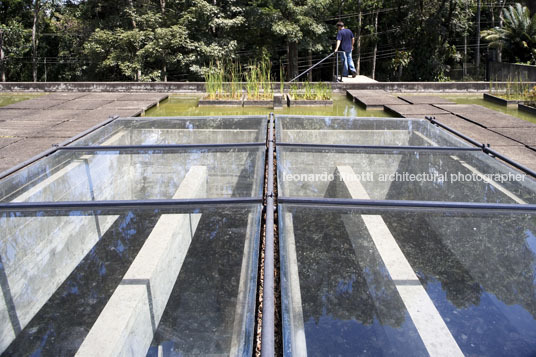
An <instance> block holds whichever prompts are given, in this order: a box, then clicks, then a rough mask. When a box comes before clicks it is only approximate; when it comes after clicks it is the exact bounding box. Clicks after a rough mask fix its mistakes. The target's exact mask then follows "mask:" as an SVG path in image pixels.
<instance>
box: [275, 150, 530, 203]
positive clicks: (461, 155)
mask: <svg viewBox="0 0 536 357" xmlns="http://www.w3.org/2000/svg"><path fill="white" fill-rule="evenodd" d="M277 152H278V161H277V167H278V183H279V195H281V196H283V197H315V198H353V199H372V200H417V201H456V202H484V203H513V204H526V203H536V181H535V180H534V179H533V178H531V177H530V176H527V175H524V174H522V173H521V172H519V171H516V170H514V169H511V168H510V167H508V166H506V165H504V164H503V163H501V162H500V161H498V160H496V159H494V158H491V157H490V156H488V155H486V154H484V153H482V152H480V151H443V150H440V151H432V150H430V151H427V150H390V149H366V150H365V149H327V148H326V149H320V148H316V149H315V148H304V147H299V148H296V147H283V146H280V147H278V149H277Z"/></svg>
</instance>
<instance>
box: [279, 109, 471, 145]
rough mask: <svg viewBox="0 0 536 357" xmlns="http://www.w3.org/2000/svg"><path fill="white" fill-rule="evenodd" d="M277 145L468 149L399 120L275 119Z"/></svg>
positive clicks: (429, 128)
mask: <svg viewBox="0 0 536 357" xmlns="http://www.w3.org/2000/svg"><path fill="white" fill-rule="evenodd" d="M277 140H278V142H279V143H301V144H323V145H367V146H371V145H374V146H452V147H470V145H469V144H467V143H465V142H464V141H462V140H460V139H458V138H457V137H455V136H453V135H451V134H449V133H448V132H446V131H445V130H442V129H440V128H438V127H436V126H434V125H432V124H430V122H428V121H427V120H419V119H400V118H345V117H301V116H279V115H278V116H277Z"/></svg>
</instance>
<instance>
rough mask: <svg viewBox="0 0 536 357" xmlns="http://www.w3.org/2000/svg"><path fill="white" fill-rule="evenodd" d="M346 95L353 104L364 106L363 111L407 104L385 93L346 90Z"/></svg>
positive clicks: (381, 91) (379, 91) (380, 91)
mask: <svg viewBox="0 0 536 357" xmlns="http://www.w3.org/2000/svg"><path fill="white" fill-rule="evenodd" d="M346 93H347V95H348V96H350V97H351V98H352V99H353V101H354V102H356V103H359V104H360V105H362V106H364V107H365V109H367V110H369V109H383V108H384V106H385V105H387V104H407V102H405V101H403V100H401V99H398V98H397V97H395V96H392V95H390V94H389V93H387V92H386V91H383V90H376V91H373V90H371V91H360V90H355V91H354V90H348V91H346Z"/></svg>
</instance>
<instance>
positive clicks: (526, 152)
mask: <svg viewBox="0 0 536 357" xmlns="http://www.w3.org/2000/svg"><path fill="white" fill-rule="evenodd" d="M492 149H493V150H495V151H497V152H498V153H500V154H503V155H505V156H506V157H508V158H510V159H512V160H514V161H516V162H518V163H520V164H521V165H523V166H525V167H528V168H529V169H531V170H534V171H536V151H534V150H531V149H529V148H527V147H525V146H522V145H515V146H500V145H497V146H494V147H493V148H492Z"/></svg>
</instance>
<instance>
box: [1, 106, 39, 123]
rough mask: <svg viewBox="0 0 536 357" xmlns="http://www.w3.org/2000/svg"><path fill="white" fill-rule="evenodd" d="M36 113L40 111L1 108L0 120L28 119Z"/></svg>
mask: <svg viewBox="0 0 536 357" xmlns="http://www.w3.org/2000/svg"><path fill="white" fill-rule="evenodd" d="M36 112H38V111H37V110H34V109H9V108H6V107H2V108H0V119H2V120H6V121H9V120H12V119H20V118H26V117H28V116H29V115H33V114H35V113H36Z"/></svg>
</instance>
